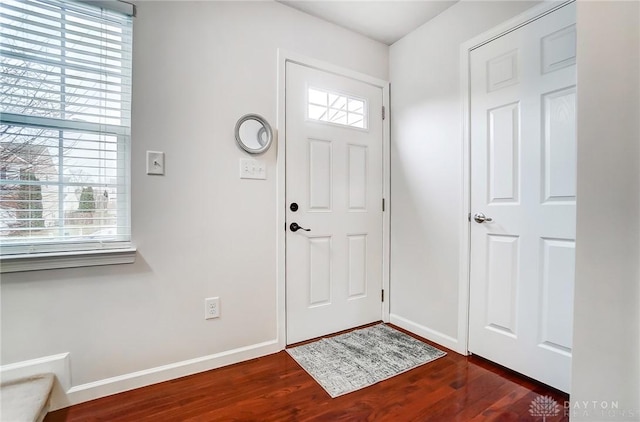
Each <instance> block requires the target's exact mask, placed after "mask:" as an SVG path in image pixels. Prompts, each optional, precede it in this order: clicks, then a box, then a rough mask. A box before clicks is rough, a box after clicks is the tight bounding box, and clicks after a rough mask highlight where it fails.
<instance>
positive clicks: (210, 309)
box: [204, 297, 220, 319]
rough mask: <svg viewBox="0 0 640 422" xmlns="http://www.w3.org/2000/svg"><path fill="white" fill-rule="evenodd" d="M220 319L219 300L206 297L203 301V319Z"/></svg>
mask: <svg viewBox="0 0 640 422" xmlns="http://www.w3.org/2000/svg"><path fill="white" fill-rule="evenodd" d="M213 318H220V298H219V297H208V298H206V299H205V300H204V319H213Z"/></svg>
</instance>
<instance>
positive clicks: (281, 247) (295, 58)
mask: <svg viewBox="0 0 640 422" xmlns="http://www.w3.org/2000/svg"><path fill="white" fill-rule="evenodd" d="M287 62H292V63H296V64H299V65H301V66H306V67H310V68H314V69H318V70H321V71H324V72H328V73H333V74H336V75H340V76H344V77H347V78H351V79H355V80H357V81H361V82H364V83H367V84H370V85H373V86H375V87H379V88H381V89H382V104H383V106H384V108H385V110H386V116H385V119H384V120H383V122H382V186H383V189H382V190H383V192H382V194H383V198H384V199H385V210H384V212H383V213H382V288H383V290H384V292H385V297H384V302H383V304H382V315H381V316H380V318H381V319H382V321H384V322H389V303H390V301H389V297H390V286H389V256H390V237H389V233H390V222H391V219H390V215H391V214H390V203H391V195H390V188H391V177H390V175H391V173H390V170H391V161H390V151H391V145H390V139H391V138H390V133H391V129H390V128H391V126H390V124H389V123H390V120H391V119H390V113H389V91H390V85H389V82H388V81H384V80H382V79H378V78H374V77H372V76H369V75H366V74H363V73H360V72H356V71H353V70H350V69H345V68H342V67H340V66H336V65H333V64H331V63H327V62H324V61H321V60H317V59H313V58H310V57H306V56H304V55H300V54H297V53H293V52H290V51H287V50H283V49H278V117H277V130H276V132H277V137H276V140H277V142H276V145H277V148H278V154H277V157H278V158H277V160H278V161H277V166H276V168H277V177H278V182H277V190H278V192H277V198H278V199H277V210H276V216H277V217H276V218H277V224H276V230H277V260H278V263H277V289H276V295H277V297H276V311H277V321H278V326H277V330H278V339H277V341H278V345H279V347H280V348H281V349H284V348H285V347H286V344H287V342H286V294H285V292H286V253H285V252H286V231H285V223H286V195H285V193H286V177H285V176H286V161H285V160H286V156H285V151H286V148H285V146H286V142H287V139H286V138H287V134H286V129H285V128H286V124H285V123H286V107H285V105H286V104H285V101H286V92H285V89H286V64H287ZM380 206H382V204H380Z"/></svg>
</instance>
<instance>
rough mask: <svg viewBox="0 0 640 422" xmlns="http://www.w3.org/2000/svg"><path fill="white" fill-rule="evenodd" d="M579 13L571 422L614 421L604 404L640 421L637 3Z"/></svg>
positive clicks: (583, 5) (587, 5) (589, 6)
mask: <svg viewBox="0 0 640 422" xmlns="http://www.w3.org/2000/svg"><path fill="white" fill-rule="evenodd" d="M577 19H578V21H577V25H578V26H577V28H578V50H577V56H578V57H577V68H578V215H577V239H576V240H577V241H576V288H575V318H574V320H575V324H574V339H573V349H574V353H573V377H572V394H571V399H572V401H573V402H574V403H577V404H578V406H579V407H578V408H577V410H576V414H575V415H574V416H575V417H574V418H573V420H597V421H602V420H608V419H609V418H608V416H609V413H608V412H607V413H605V414H604V415H602V407H603V405H602V404H601V402H603V401H604V402H607V403H611V402H618V409H617V411H616V412H614V413H613V414H612V416H614V417H615V418H614V419H616V420H636V421H638V420H640V345H639V338H640V316H639V312H640V259H639V258H640V223H639V219H640V3H638V2H578V9H577ZM593 400H596V401H597V402H598V404H597V405H592V404H591V405H588V406H586V407H585V406H584V405H583V406H580V403H582V402H584V401H589V402H591V401H593ZM609 406H610V405H609ZM623 411H626V412H627V413H626V415H625V414H623V413H622V412H623ZM629 412H634V415H631V414H630V413H629Z"/></svg>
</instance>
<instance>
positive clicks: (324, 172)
mask: <svg viewBox="0 0 640 422" xmlns="http://www.w3.org/2000/svg"><path fill="white" fill-rule="evenodd" d="M286 66H287V68H286V139H287V141H286V202H287V205H286V206H287V218H286V220H287V221H286V225H287V227H286V230H287V235H286V298H287V299H286V300H287V343H288V344H292V343H296V342H299V341H303V340H308V339H310V338H314V337H318V336H322V335H325V334H329V333H333V332H337V331H341V330H344V329H348V328H351V327H355V326H358V325H363V324H367V323H370V322H373V321H378V320H380V319H381V316H382V302H381V297H380V296H381V289H382V192H383V184H382V145H383V144H382V136H383V135H382V114H381V110H382V89H381V88H379V87H374V86H372V85H369V84H367V83H364V82H360V81H356V80H354V79H350V78H347V77H343V76H338V75H335V74H332V73H327V72H324V71H321V70H317V69H312V68H309V67H306V66H302V65H298V64H294V63H290V62H289V63H287V65H286ZM293 204H295V205H293ZM293 223H295V224H298V225H299V226H301V227H302V228H303V229H298V230H296V231H293V230H292V228H291V225H292V224H293ZM305 229H308V230H310V231H305Z"/></svg>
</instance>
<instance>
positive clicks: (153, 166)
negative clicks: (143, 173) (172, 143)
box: [147, 151, 164, 175]
mask: <svg viewBox="0 0 640 422" xmlns="http://www.w3.org/2000/svg"><path fill="white" fill-rule="evenodd" d="M147 174H155V175H164V152H160V151H147Z"/></svg>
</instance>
